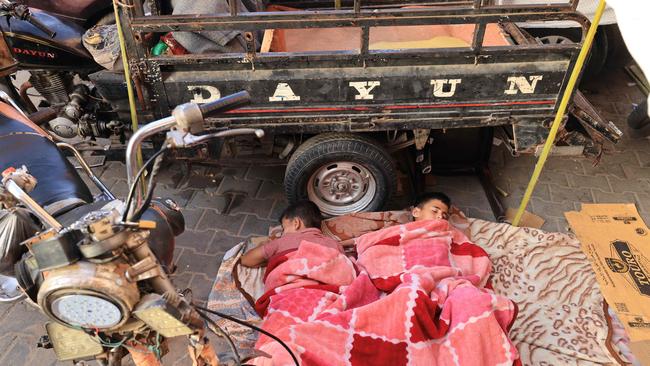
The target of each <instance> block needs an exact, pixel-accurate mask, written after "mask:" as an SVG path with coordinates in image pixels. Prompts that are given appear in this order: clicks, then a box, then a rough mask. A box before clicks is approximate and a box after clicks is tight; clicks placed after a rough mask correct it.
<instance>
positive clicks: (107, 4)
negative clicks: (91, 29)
mask: <svg viewBox="0 0 650 366" xmlns="http://www.w3.org/2000/svg"><path fill="white" fill-rule="evenodd" d="M23 4H25V5H27V6H29V7H30V8H33V9H41V10H44V11H46V12H48V13H50V14H53V15H56V16H58V17H63V18H68V20H72V21H74V22H77V23H80V24H86V25H89V24H88V21H89V20H94V21H97V20H99V18H100V17H101V16H102V15H106V14H108V13H110V12H111V10H112V9H113V3H112V2H111V0H27V1H23Z"/></svg>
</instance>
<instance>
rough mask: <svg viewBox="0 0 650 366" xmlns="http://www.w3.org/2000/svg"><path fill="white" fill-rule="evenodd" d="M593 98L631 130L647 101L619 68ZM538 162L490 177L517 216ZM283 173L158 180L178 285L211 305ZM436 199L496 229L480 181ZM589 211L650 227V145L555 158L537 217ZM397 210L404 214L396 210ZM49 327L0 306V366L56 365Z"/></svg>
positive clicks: (112, 176)
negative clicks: (231, 254)
mask: <svg viewBox="0 0 650 366" xmlns="http://www.w3.org/2000/svg"><path fill="white" fill-rule="evenodd" d="M583 90H585V91H586V94H587V96H588V98H589V99H590V100H591V102H592V103H594V104H595V105H596V107H597V108H598V109H599V110H600V111H601V112H602V113H603V115H604V116H605V117H606V118H607V119H609V120H612V121H614V122H615V123H616V124H617V125H618V126H619V127H621V128H623V129H624V121H625V118H626V116H627V114H628V113H629V111H630V110H631V108H632V103H634V102H638V101H639V100H641V98H642V96H641V93H640V92H639V90H638V89H637V87H636V86H633V85H629V78H628V77H627V76H626V75H625V74H624V71H623V69H622V68H621V67H616V68H614V69H611V70H609V71H608V72H606V73H604V74H603V75H602V76H601V78H600V79H599V80H598V81H597V82H596V83H592V84H588V85H586V87H585V88H583ZM534 163H535V158H534V157H531V156H523V157H518V158H513V157H510V156H508V155H507V154H506V153H505V151H503V150H498V149H497V150H495V152H494V154H493V159H492V170H493V174H494V177H495V181H496V185H497V186H499V187H500V188H501V189H503V190H504V191H506V192H508V194H509V196H508V197H506V198H504V203H505V204H506V206H508V207H517V205H518V204H519V202H520V200H521V197H522V195H523V191H524V189H525V187H526V184H527V183H528V179H529V177H530V174H531V172H532V169H533V166H534ZM283 170H284V168H283V167H277V166H276V167H259V166H241V167H225V168H215V167H202V166H192V167H184V166H181V165H177V164H174V165H170V166H169V167H167V168H166V169H165V170H164V171H163V172H162V173H161V177H160V185H159V189H158V190H157V193H158V194H159V195H165V196H169V197H171V198H173V199H175V200H176V201H177V202H178V203H179V204H180V205H181V206H182V207H183V210H184V214H185V218H186V221H187V229H186V231H185V233H184V234H183V235H181V236H180V237H179V238H178V240H177V248H176V252H175V263H176V265H177V267H178V268H177V272H176V273H175V274H174V281H175V283H176V284H177V286H178V287H181V288H183V287H191V288H192V290H193V294H194V297H195V298H196V299H198V300H199V301H202V302H205V301H206V300H207V296H208V293H209V291H210V287H211V284H212V281H213V279H214V277H215V274H216V272H217V269H218V267H219V263H220V261H221V258H222V256H223V254H224V252H225V251H226V250H228V249H229V248H231V247H232V246H233V245H235V244H236V243H238V242H240V241H241V240H243V239H245V238H247V237H249V236H253V235H264V234H265V233H266V232H267V230H268V227H269V225H274V224H276V223H277V219H278V216H279V215H280V212H281V210H282V209H283V208H284V207H286V205H287V202H286V200H285V198H284V193H283V190H282V178H283ZM97 173H98V174H100V175H101V178H102V179H103V180H104V181H105V182H106V183H107V185H109V187H110V188H111V189H112V190H113V191H114V193H115V194H116V195H117V196H122V197H123V196H124V195H126V190H127V186H126V180H125V171H124V165H123V164H121V163H117V162H110V163H108V164H107V165H106V166H104V167H102V168H99V169H97ZM433 181H434V183H433V184H432V185H431V186H430V187H429V189H431V190H441V191H445V192H447V193H448V194H449V195H450V196H451V197H452V199H453V201H454V202H455V204H456V205H458V206H459V207H460V208H461V209H463V210H464V211H465V212H466V213H467V215H468V216H471V217H477V218H483V219H488V220H493V219H494V216H493V215H492V213H491V210H490V206H489V205H488V202H487V200H486V198H485V195H484V193H483V190H482V188H481V185H480V183H479V181H478V179H475V178H468V177H435V179H433ZM583 202H601V203H604V202H633V203H636V204H637V207H638V209H639V211H640V212H641V214H642V215H643V216H644V218H645V219H646V221H647V222H650V141H648V140H646V139H641V140H637V139H631V138H629V137H627V136H626V137H624V138H623V140H622V141H621V142H620V143H619V144H618V145H617V146H615V148H614V149H613V150H612V151H610V152H608V153H607V154H605V156H604V157H603V158H602V160H601V162H600V164H598V165H597V166H593V164H592V162H591V161H589V160H587V159H584V158H566V157H551V158H550V159H549V161H548V163H547V165H546V168H545V170H544V172H543V174H542V176H541V178H540V182H539V185H538V187H537V189H536V191H535V194H534V196H533V199H532V202H531V205H530V207H529V210H530V211H531V212H533V213H535V214H537V215H539V216H542V217H543V218H544V219H546V223H545V225H544V229H546V230H549V231H562V232H564V231H566V230H567V225H566V221H565V220H564V218H563V215H562V214H563V212H565V211H567V210H574V209H579V208H580V203H583ZM391 208H399V207H391ZM44 323H45V317H44V316H43V315H41V314H40V313H39V312H38V311H37V310H36V309H35V308H34V307H32V306H31V305H29V304H27V303H26V302H21V303H14V304H0V365H34V366H37V365H38V366H40V365H55V364H57V362H56V360H55V358H54V352H52V351H51V350H43V349H38V348H36V341H37V340H38V337H39V336H40V335H42V334H44V328H43V324H44ZM183 351H184V350H183V348H182V343H179V342H174V343H172V351H171V353H170V354H169V355H167V356H165V358H164V359H163V361H164V363H165V364H166V365H187V364H189V360H188V358H187V356H186V355H184V352H183Z"/></svg>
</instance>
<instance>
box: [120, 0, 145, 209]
mask: <svg viewBox="0 0 650 366" xmlns="http://www.w3.org/2000/svg"><path fill="white" fill-rule="evenodd" d="M118 3H119V0H113V11H114V12H115V23H116V24H117V36H118V38H119V40H120V53H121V54H122V66H123V67H124V80H125V81H126V92H127V94H128V96H129V109H130V110H131V130H132V131H133V132H136V131H137V130H138V113H137V110H136V107H135V95H134V94H133V85H131V69H130V68H129V59H128V57H127V55H126V42H124V32H123V31H122V23H121V22H120V10H119V8H118V6H119V5H123V4H122V3H119V5H118ZM137 157H138V166H137V167H136V171H138V170H139V169H140V167H141V166H142V151H141V150H140V148H138V151H137ZM140 190H141V192H142V194H144V192H145V190H146V185H145V183H144V180H142V184H140ZM138 196H140V197H141V195H138Z"/></svg>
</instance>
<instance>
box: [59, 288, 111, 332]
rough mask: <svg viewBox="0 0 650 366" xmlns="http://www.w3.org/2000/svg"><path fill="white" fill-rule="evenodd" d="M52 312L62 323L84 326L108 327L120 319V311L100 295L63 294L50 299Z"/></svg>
mask: <svg viewBox="0 0 650 366" xmlns="http://www.w3.org/2000/svg"><path fill="white" fill-rule="evenodd" d="M51 309H52V313H53V314H54V316H56V317H57V318H59V320H61V321H62V322H64V323H67V324H70V325H74V326H80V327H84V328H110V327H113V326H115V325H117V324H118V323H119V322H120V320H122V312H121V311H120V308H118V307H117V306H116V305H115V304H113V303H112V302H110V301H108V300H106V299H103V298H101V297H97V296H92V295H82V294H71V295H64V296H61V297H58V298H56V299H55V300H54V301H52V306H51Z"/></svg>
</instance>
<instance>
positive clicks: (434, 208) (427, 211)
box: [411, 192, 451, 221]
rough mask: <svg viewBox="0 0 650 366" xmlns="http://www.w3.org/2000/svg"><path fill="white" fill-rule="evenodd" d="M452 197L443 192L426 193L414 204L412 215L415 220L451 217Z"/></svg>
mask: <svg viewBox="0 0 650 366" xmlns="http://www.w3.org/2000/svg"><path fill="white" fill-rule="evenodd" d="M450 208H451V199H449V197H448V196H447V195H446V194H444V193H442V192H429V193H424V194H422V195H421V196H420V197H418V199H417V201H416V202H415V204H414V205H413V209H412V210H411V215H413V219H414V220H415V221H419V220H432V219H443V220H447V219H448V218H449V209H450Z"/></svg>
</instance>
